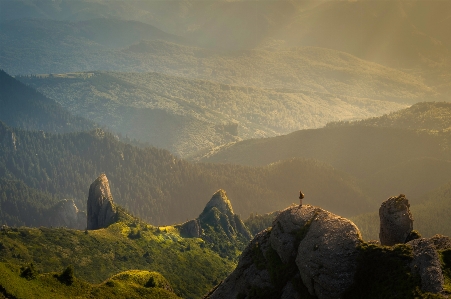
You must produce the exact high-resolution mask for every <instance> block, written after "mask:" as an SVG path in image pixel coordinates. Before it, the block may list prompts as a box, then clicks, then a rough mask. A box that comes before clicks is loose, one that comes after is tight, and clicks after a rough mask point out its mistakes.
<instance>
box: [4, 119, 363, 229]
mask: <svg viewBox="0 0 451 299" xmlns="http://www.w3.org/2000/svg"><path fill="white" fill-rule="evenodd" d="M0 140H2V143H1V144H0V153H1V155H0V174H1V177H3V178H5V179H8V180H15V181H22V182H24V183H25V184H26V185H27V186H28V187H30V188H34V189H36V190H40V191H44V192H47V193H48V195H47V196H50V197H53V198H54V197H57V198H58V199H63V198H67V199H71V198H73V199H74V200H75V203H76V205H77V206H78V207H79V209H81V210H85V204H86V196H87V190H88V188H87V187H86V186H89V184H90V183H91V182H92V180H93V179H94V178H96V177H97V176H98V175H99V174H100V173H103V172H104V173H106V174H107V175H108V177H109V179H110V181H111V190H112V192H113V194H115V198H116V201H117V202H118V203H119V204H120V205H123V206H124V207H126V208H127V209H128V210H130V211H131V212H132V213H134V214H135V215H137V216H139V217H141V218H143V219H145V220H146V221H148V222H149V223H152V224H155V225H157V224H167V223H177V222H182V221H185V220H186V219H187V218H188V219H189V218H194V217H196V216H197V215H198V211H199V210H201V209H202V208H203V206H204V204H205V199H206V198H208V197H209V196H210V194H212V193H213V192H215V191H216V190H218V189H220V188H223V189H225V190H227V191H228V194H229V196H230V198H232V199H233V200H234V201H235V202H236V204H235V210H236V211H237V213H238V214H243V215H249V214H250V213H251V212H258V213H267V212H270V211H274V210H279V209H281V208H282V207H283V206H286V205H287V204H290V203H292V202H293V201H297V195H298V192H299V186H300V185H301V186H302V188H303V189H305V192H307V193H306V194H308V196H311V197H312V198H317V201H318V203H321V204H323V205H324V206H327V207H328V208H330V209H331V210H334V211H337V213H339V212H340V213H343V214H344V215H355V214H359V213H362V212H364V211H366V210H368V208H369V204H368V203H369V200H368V198H367V197H366V196H365V195H364V194H363V192H362V191H361V189H360V188H359V186H358V185H357V184H356V182H355V181H354V179H353V178H352V177H350V176H348V175H346V174H344V173H342V172H340V171H337V170H335V169H333V168H332V167H330V166H329V165H327V164H324V163H319V162H318V161H315V160H302V159H301V160H292V161H286V162H281V163H277V164H274V165H271V166H266V167H247V166H239V165H214V164H196V163H189V162H186V161H184V160H181V159H178V158H176V157H174V156H173V155H171V154H170V153H169V152H167V151H164V150H159V149H156V148H143V149H141V148H137V147H133V146H131V145H128V144H125V143H122V142H120V141H118V140H117V139H116V138H115V137H114V136H113V135H111V134H109V133H105V132H103V131H102V130H95V131H92V132H90V133H70V134H64V135H52V134H46V135H45V136H43V134H42V133H40V132H27V131H22V130H19V129H11V128H8V127H7V126H5V125H4V124H1V123H0ZM13 141H14V142H13ZM325 182H327V185H325ZM324 186H327V188H324ZM319 187H321V188H319ZM18 196H20V193H12V195H11V197H9V198H8V197H7V200H6V202H8V201H11V202H14V201H16V200H17V198H18ZM3 202H5V201H4V200H3ZM6 204H7V203H6ZM36 205H45V207H46V208H49V202H48V201H45V200H44V199H43V200H42V201H41V203H39V204H36ZM2 210H3V208H2ZM6 210H7V209H6V208H5V210H4V211H6ZM11 217H12V218H14V217H18V215H17V214H14V215H11ZM39 217H40V216H39ZM19 220H20V221H21V222H18V223H8V224H9V225H12V224H16V225H23V224H24V223H25V220H24V219H19ZM34 225H41V224H39V223H36V224H34Z"/></svg>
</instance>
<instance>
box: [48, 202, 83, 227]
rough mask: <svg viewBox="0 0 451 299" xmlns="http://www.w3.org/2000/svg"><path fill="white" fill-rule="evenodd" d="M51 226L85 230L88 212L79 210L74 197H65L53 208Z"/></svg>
mask: <svg viewBox="0 0 451 299" xmlns="http://www.w3.org/2000/svg"><path fill="white" fill-rule="evenodd" d="M51 215H52V217H51V218H50V219H49V223H50V225H51V226H56V227H67V228H74V229H80V230H83V229H85V228H86V214H85V213H84V212H82V211H79V210H78V208H77V206H76V205H75V203H74V200H73V199H63V200H61V201H60V202H58V203H57V204H56V205H55V206H54V207H53V208H52V209H51Z"/></svg>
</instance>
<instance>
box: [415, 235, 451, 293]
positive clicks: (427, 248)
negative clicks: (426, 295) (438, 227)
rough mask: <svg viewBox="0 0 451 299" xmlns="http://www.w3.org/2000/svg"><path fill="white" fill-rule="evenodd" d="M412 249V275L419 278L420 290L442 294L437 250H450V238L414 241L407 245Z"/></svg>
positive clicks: (440, 268) (440, 269)
mask: <svg viewBox="0 0 451 299" xmlns="http://www.w3.org/2000/svg"><path fill="white" fill-rule="evenodd" d="M407 244H408V245H410V246H412V248H413V260H412V262H411V264H410V267H411V270H412V273H415V274H417V275H419V277H420V278H421V290H422V291H423V292H430V293H442V292H443V285H444V277H443V273H442V267H441V262H440V257H439V254H438V252H437V251H438V250H446V249H451V238H449V237H445V236H439V235H436V236H434V237H432V238H430V239H424V238H421V239H416V240H413V241H410V242H408V243H407Z"/></svg>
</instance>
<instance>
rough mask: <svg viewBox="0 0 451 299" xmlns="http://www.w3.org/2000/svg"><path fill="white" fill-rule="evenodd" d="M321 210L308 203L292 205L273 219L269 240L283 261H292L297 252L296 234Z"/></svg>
mask: <svg viewBox="0 0 451 299" xmlns="http://www.w3.org/2000/svg"><path fill="white" fill-rule="evenodd" d="M319 211H321V209H319V208H315V207H313V206H310V205H304V206H298V205H294V206H291V207H289V208H287V209H285V210H283V211H282V212H281V213H280V214H279V215H278V216H277V217H276V219H274V221H273V228H272V231H271V236H270V241H271V246H272V248H274V249H275V250H276V251H277V254H278V255H279V257H280V259H281V260H282V262H283V263H288V262H289V261H294V258H295V257H296V255H297V253H298V248H297V245H299V242H297V240H296V237H297V236H296V235H297V233H298V232H299V230H302V229H303V228H304V226H305V225H306V224H308V223H309V222H310V221H311V220H312V219H313V218H314V217H315V216H316V215H317V213H318V212H319Z"/></svg>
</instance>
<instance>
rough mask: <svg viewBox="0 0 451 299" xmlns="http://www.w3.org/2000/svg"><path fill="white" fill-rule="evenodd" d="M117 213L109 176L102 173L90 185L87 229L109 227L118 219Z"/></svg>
mask: <svg viewBox="0 0 451 299" xmlns="http://www.w3.org/2000/svg"><path fill="white" fill-rule="evenodd" d="M116 213H117V212H116V207H115V206H114V204H113V196H112V195H111V191H110V185H109V183H108V178H107V177H106V175H105V174H104V173H102V174H101V175H100V176H99V177H98V178H97V179H96V180H95V181H94V182H93V183H92V184H91V186H90V187H89V196H88V215H87V219H88V226H87V229H88V230H93V229H99V228H105V227H107V226H108V225H110V224H112V223H114V222H115V221H116Z"/></svg>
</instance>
